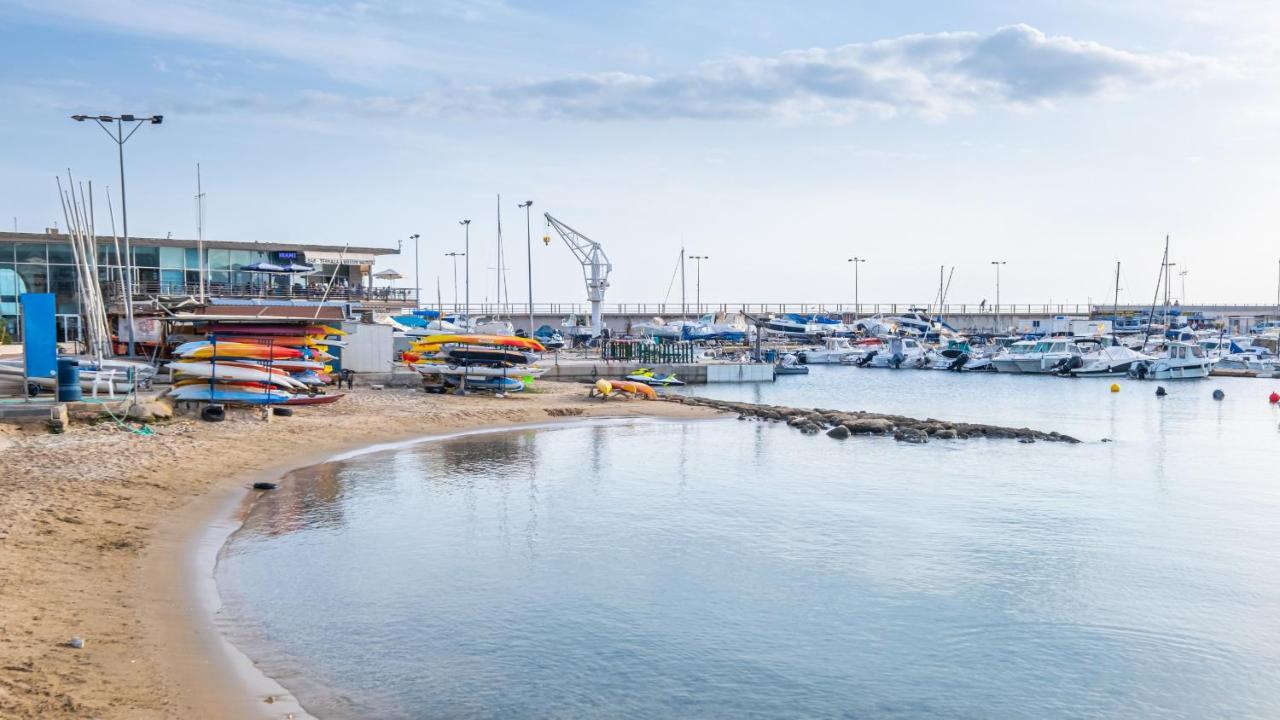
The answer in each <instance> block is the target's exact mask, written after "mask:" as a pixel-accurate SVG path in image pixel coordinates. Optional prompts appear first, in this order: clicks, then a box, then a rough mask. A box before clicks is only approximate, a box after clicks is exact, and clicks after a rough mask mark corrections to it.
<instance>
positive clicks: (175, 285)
mask: <svg viewBox="0 0 1280 720" xmlns="http://www.w3.org/2000/svg"><path fill="white" fill-rule="evenodd" d="M161 259H163V258H161ZM184 281H185V278H184V277H183V273H182V271H181V270H161V271H160V291H161V292H164V293H181V292H182V286H183V285H184V284H185V282H184Z"/></svg>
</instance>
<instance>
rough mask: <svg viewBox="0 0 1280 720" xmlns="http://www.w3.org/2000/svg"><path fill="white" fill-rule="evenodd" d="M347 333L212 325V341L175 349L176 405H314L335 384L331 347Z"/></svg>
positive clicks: (327, 397) (314, 327) (327, 399)
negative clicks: (323, 390)
mask: <svg viewBox="0 0 1280 720" xmlns="http://www.w3.org/2000/svg"><path fill="white" fill-rule="evenodd" d="M343 334H344V333H343V332H342V331H341V330H339V329H337V328H333V327H329V326H325V325H311V326H296V325H234V324H227V325H213V326H211V328H210V339H209V340H198V341H194V342H189V343H185V344H183V345H180V346H178V347H177V348H174V350H173V355H174V357H175V360H173V361H172V362H171V363H170V364H169V367H170V369H171V370H172V371H173V377H174V386H173V389H172V390H170V391H169V395H170V396H171V397H173V398H174V399H175V400H184V401H194V402H216V403H235V404H245V405H315V404H321V403H326V402H334V401H336V400H337V399H338V398H340V397H342V395H319V396H318V395H316V393H317V391H318V390H319V388H321V387H322V386H324V385H327V384H329V383H330V382H331V381H332V377H331V375H330V373H331V372H332V371H333V368H332V366H331V365H329V364H328V362H329V361H330V360H333V359H334V356H333V355H331V354H330V353H329V352H328V350H329V346H331V345H335V344H338V345H340V344H343V343H342V341H341V340H338V339H336V338H334V337H332V336H339V335H343Z"/></svg>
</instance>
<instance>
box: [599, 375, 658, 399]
mask: <svg viewBox="0 0 1280 720" xmlns="http://www.w3.org/2000/svg"><path fill="white" fill-rule="evenodd" d="M609 384H610V385H612V386H613V389H614V390H621V391H622V392H625V393H631V394H632V395H643V396H645V397H646V398H648V399H650V400H657V399H658V392H657V391H656V390H654V389H653V388H651V387H649V386H648V385H646V384H644V383H642V382H635V381H634V380H610V381H609Z"/></svg>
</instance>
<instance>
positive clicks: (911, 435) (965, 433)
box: [666, 395, 1080, 443]
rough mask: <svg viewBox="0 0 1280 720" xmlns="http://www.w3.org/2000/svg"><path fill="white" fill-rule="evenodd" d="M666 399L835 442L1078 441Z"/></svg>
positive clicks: (971, 426) (930, 422)
mask: <svg viewBox="0 0 1280 720" xmlns="http://www.w3.org/2000/svg"><path fill="white" fill-rule="evenodd" d="M666 399H667V400H669V401H672V402H680V403H684V404H686V405H701V406H703V407H709V408H714V409H716V410H721V411H723V412H732V413H737V414H738V419H739V420H761V421H765V422H780V423H786V424H787V425H789V426H791V427H793V428H795V429H797V430H799V431H800V432H802V433H805V434H807V435H817V434H818V433H822V432H825V433H826V434H827V435H828V436H829V437H833V438H836V439H837V440H844V439H847V438H849V437H851V436H853V435H881V436H883V435H888V436H892V437H893V439H894V440H897V441H898V442H905V443H926V442H929V441H930V440H970V439H977V438H988V439H998V440H1017V441H1018V442H1022V443H1033V442H1036V441H1037V440H1039V441H1042V442H1065V443H1078V442H1080V441H1079V440H1077V439H1075V438H1073V437H1071V436H1070V435H1063V434H1062V433H1058V432H1041V431H1039V430H1032V429H1031V428H1025V427H1024V428H1011V427H1002V426H1000V425H984V424H980V423H962V422H948V421H946V420H935V419H933V418H926V419H924V420H920V419H917V418H910V417H905V416H903V415H884V414H881V413H870V412H863V411H860V410H859V411H856V412H847V411H843V410H824V409H822V408H814V409H804V408H793V407H784V406H779V405H758V404H756V403H745V402H731V401H728V400H712V399H710V398H704V397H697V396H691V395H686V396H668V397H667V398H666Z"/></svg>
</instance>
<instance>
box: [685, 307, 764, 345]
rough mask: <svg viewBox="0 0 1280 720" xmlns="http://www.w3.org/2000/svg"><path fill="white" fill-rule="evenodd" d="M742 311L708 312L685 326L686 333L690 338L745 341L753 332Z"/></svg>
mask: <svg viewBox="0 0 1280 720" xmlns="http://www.w3.org/2000/svg"><path fill="white" fill-rule="evenodd" d="M751 330H752V327H751V326H750V325H748V324H747V321H746V319H745V318H744V317H743V316H742V313H737V312H722V313H707V314H706V315H703V316H702V317H700V318H698V320H697V322H694V323H689V324H687V325H686V326H685V332H684V335H685V337H687V338H688V339H690V340H718V341H720V342H744V341H745V340H746V339H747V338H748V336H749V335H750V334H751Z"/></svg>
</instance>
